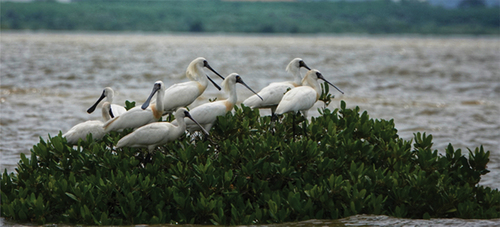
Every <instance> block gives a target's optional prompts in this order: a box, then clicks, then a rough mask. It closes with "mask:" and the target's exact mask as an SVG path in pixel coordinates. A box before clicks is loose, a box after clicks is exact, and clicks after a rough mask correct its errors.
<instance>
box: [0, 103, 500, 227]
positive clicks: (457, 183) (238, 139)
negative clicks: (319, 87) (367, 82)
mask: <svg viewBox="0 0 500 227" xmlns="http://www.w3.org/2000/svg"><path fill="white" fill-rule="evenodd" d="M299 119H301V120H302V123H298V124H296V125H295V132H296V133H297V134H296V135H293V133H292V131H293V127H292V116H291V115H286V116H284V117H282V118H281V119H280V121H281V123H280V124H275V130H271V117H270V116H260V115H259V111H258V110H251V109H250V108H247V107H244V106H241V107H236V109H235V111H234V113H228V114H227V115H226V116H225V117H219V118H218V123H217V124H216V125H215V126H214V127H213V128H212V130H211V132H210V133H211V134H210V136H208V137H206V138H196V139H194V140H193V138H194V137H190V136H185V137H183V138H181V139H179V140H178V141H175V142H172V143H170V144H167V145H165V146H162V147H160V148H158V149H157V150H156V151H155V152H154V153H153V154H151V155H147V152H146V150H141V149H135V148H123V149H114V148H113V144H116V142H117V141H118V140H119V139H120V138H121V137H122V136H124V135H125V134H126V133H127V132H122V133H115V132H113V133H111V134H109V135H107V136H105V137H104V139H103V140H102V141H98V142H96V141H93V139H92V138H91V136H89V137H88V138H87V140H86V141H80V142H79V145H78V146H77V147H71V146H68V145H67V144H66V141H65V138H63V137H61V135H58V136H54V137H50V136H49V138H48V139H47V140H43V139H40V142H39V143H38V144H37V145H35V146H33V149H32V150H31V158H27V157H25V155H24V154H22V155H21V160H20V162H19V166H18V168H17V169H16V171H17V173H7V171H4V173H3V175H2V177H1V199H2V200H1V216H2V217H5V218H9V219H13V220H19V221H31V222H37V223H75V224H91V225H93V224H97V225H112V224H139V223H144V224H154V223H180V224H184V223H197V224H221V225H237V224H260V223H281V222H289V221H300V220H307V219H314V218H316V219H337V218H342V217H347V216H351V215H355V214H384V215H391V216H395V217H407V218H425V219H428V218H438V217H439V218H499V217H500V192H499V191H498V189H495V190H492V189H491V188H488V187H483V186H479V185H478V182H479V181H480V177H481V175H484V174H486V173H488V172H489V171H488V170H487V169H486V165H487V163H488V161H489V154H490V152H489V151H486V152H485V151H484V150H483V148H482V147H480V148H476V149H475V150H469V152H468V153H469V154H468V156H466V155H464V154H462V151H461V150H460V149H457V150H456V149H454V148H453V146H452V145H449V146H448V148H447V149H446V150H445V151H443V152H441V153H438V151H437V150H432V136H431V135H426V134H425V133H424V134H421V133H416V134H415V135H414V140H411V141H408V140H403V139H401V138H399V136H398V134H397V130H396V129H395V126H394V122H393V120H378V119H371V118H370V117H369V115H368V113H367V112H363V113H360V109H359V107H356V108H354V109H349V108H346V104H345V102H343V101H342V102H341V107H340V108H339V109H335V110H333V111H331V110H328V109H324V110H321V115H320V116H319V117H314V118H312V119H311V121H310V122H308V123H306V122H304V120H305V119H304V118H300V117H299ZM296 120H297V119H296Z"/></svg>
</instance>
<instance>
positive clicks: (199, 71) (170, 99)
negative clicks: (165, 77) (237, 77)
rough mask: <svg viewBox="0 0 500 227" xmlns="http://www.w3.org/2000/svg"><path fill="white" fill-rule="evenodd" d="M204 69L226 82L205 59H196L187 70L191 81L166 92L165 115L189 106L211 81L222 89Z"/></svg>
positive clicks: (187, 75)
mask: <svg viewBox="0 0 500 227" xmlns="http://www.w3.org/2000/svg"><path fill="white" fill-rule="evenodd" d="M203 68H207V69H209V70H210V71H212V72H213V73H215V74H216V75H218V76H219V77H220V78H222V79H223V80H224V77H222V76H221V75H220V74H219V73H218V72H217V71H215V70H214V69H213V68H212V67H210V65H209V64H208V61H207V60H206V59H205V58H202V57H199V58H196V59H194V60H193V61H192V62H191V63H190V64H189V66H188V67H187V69H186V77H187V78H189V79H190V80H191V81H188V82H184V83H178V84H174V85H172V86H170V87H169V88H168V89H167V90H166V91H165V95H164V96H163V110H164V111H165V113H171V112H173V111H175V110H176V109H177V108H180V107H186V106H189V105H190V104H191V103H193V102H194V100H196V99H197V98H198V96H200V95H201V94H202V93H203V92H204V91H205V89H206V88H207V85H208V81H209V80H210V81H211V82H212V83H213V84H214V86H215V87H217V88H218V89H219V90H220V87H219V86H218V85H217V84H216V83H215V82H214V81H213V80H212V79H210V77H209V76H208V75H206V74H205V71H204V70H203ZM207 78H208V79H207Z"/></svg>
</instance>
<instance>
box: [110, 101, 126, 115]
mask: <svg viewBox="0 0 500 227" xmlns="http://www.w3.org/2000/svg"><path fill="white" fill-rule="evenodd" d="M111 111H112V112H113V115H114V116H115V117H116V116H120V115H122V114H123V113H125V112H127V110H126V109H125V107H123V106H120V105H116V104H111Z"/></svg>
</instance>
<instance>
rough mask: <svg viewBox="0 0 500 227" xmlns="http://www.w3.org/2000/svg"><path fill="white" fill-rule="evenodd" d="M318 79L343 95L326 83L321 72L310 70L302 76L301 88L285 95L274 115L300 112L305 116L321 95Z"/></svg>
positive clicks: (293, 89)
mask: <svg viewBox="0 0 500 227" xmlns="http://www.w3.org/2000/svg"><path fill="white" fill-rule="evenodd" d="M318 79H322V80H324V81H325V82H327V83H328V84H330V85H331V86H333V87H334V88H335V89H337V90H338V91H339V92H340V93H342V94H344V92H343V91H341V90H340V89H339V88H338V87H337V86H335V85H333V84H332V83H330V82H329V81H327V80H326V79H325V78H324V77H323V75H322V74H321V72H319V71H318V70H317V69H312V70H309V71H308V72H307V73H306V75H305V76H304V79H302V86H299V87H296V88H292V89H291V90H290V91H288V92H287V93H285V95H284V96H283V98H282V99H281V101H280V103H279V104H278V107H277V108H276V114H278V115H281V114H284V113H287V112H294V113H297V112H298V111H301V112H302V114H303V115H304V116H307V114H306V113H307V112H306V111H307V110H309V109H310V108H311V107H312V106H313V105H314V103H316V101H318V99H319V96H320V95H321V87H320V85H319V83H318Z"/></svg>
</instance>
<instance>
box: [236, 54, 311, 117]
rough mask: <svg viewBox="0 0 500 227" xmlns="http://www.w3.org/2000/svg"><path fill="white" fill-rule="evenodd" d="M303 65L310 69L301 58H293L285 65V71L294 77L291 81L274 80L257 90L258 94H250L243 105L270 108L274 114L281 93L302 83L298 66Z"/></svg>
mask: <svg viewBox="0 0 500 227" xmlns="http://www.w3.org/2000/svg"><path fill="white" fill-rule="evenodd" d="M301 67H304V68H306V69H308V70H311V69H310V68H309V67H308V66H307V65H306V63H304V61H303V60H302V59H301V58H295V59H293V60H292V61H290V63H289V64H288V66H287V67H286V71H287V72H289V73H291V74H292V75H293V77H294V80H293V81H285V82H274V83H271V84H269V85H268V86H267V87H264V88H262V90H261V91H259V93H257V94H259V96H260V97H262V100H261V99H260V98H259V97H258V96H257V95H252V96H250V97H249V98H247V99H246V100H245V101H243V105H245V106H248V107H250V108H253V109H254V108H271V114H274V112H275V110H276V107H277V106H278V104H279V102H280V101H281V99H282V98H283V95H284V94H285V93H286V92H287V91H288V90H289V89H292V88H294V87H297V86H300V85H302V76H301V75H300V68H301Z"/></svg>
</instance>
